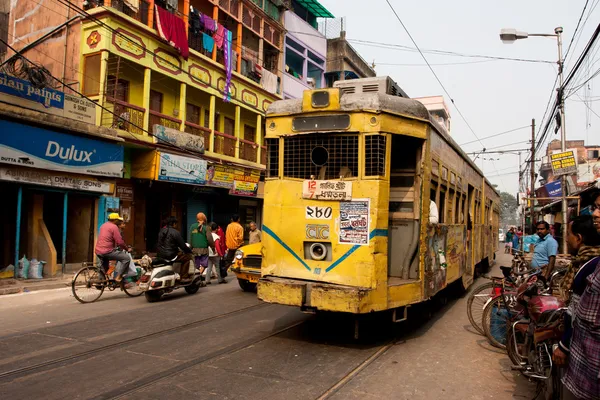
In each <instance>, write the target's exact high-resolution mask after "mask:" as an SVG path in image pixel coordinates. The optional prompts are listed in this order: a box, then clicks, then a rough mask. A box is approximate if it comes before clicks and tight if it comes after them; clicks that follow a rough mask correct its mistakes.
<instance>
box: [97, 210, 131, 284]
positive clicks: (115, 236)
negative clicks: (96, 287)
mask: <svg viewBox="0 0 600 400" xmlns="http://www.w3.org/2000/svg"><path fill="white" fill-rule="evenodd" d="M122 222H123V218H121V217H120V216H119V214H117V213H111V214H109V216H108V222H105V223H104V224H102V226H101V227H100V233H98V240H97V241H96V255H97V256H98V257H100V258H101V259H102V266H103V268H104V272H106V269H107V267H108V262H109V261H110V260H115V261H117V267H118V270H117V271H116V273H117V277H116V278H115V280H116V281H117V282H120V281H121V280H122V279H123V274H124V273H125V272H126V271H128V270H129V263H130V262H131V257H130V256H129V254H128V253H127V252H126V251H124V250H126V249H128V247H127V245H126V244H125V241H124V240H123V237H122V236H121V232H120V231H119V226H120V225H121V223H122ZM118 248H121V250H118Z"/></svg>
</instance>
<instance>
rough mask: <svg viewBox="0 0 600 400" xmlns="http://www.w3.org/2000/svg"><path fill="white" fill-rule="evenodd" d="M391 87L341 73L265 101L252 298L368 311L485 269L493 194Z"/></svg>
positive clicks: (423, 295) (494, 227)
mask: <svg viewBox="0 0 600 400" xmlns="http://www.w3.org/2000/svg"><path fill="white" fill-rule="evenodd" d="M397 89H399V88H398V87H397V86H396V85H395V84H394V83H393V82H392V81H391V80H390V79H389V78H387V77H384V78H370V79H357V80H352V81H341V82H336V84H335V85H334V88H331V89H319V90H310V91H305V92H304V95H303V98H302V99H295V100H283V101H278V102H275V103H273V104H272V105H271V106H270V107H269V110H268V112H267V120H266V135H265V137H266V141H267V148H268V150H267V151H268V166H267V178H266V182H265V202H264V204H265V205H264V216H263V220H264V224H263V242H262V244H263V247H262V254H263V261H262V276H261V279H260V280H259V282H258V297H259V298H260V299H261V300H263V301H265V302H269V303H277V304H286V305H290V306H297V307H301V308H302V309H304V310H308V311H317V310H322V311H336V312H347V313H353V314H363V313H370V312H374V311H383V310H389V309H397V308H399V307H404V306H408V305H410V304H414V303H418V302H422V301H425V300H427V299H429V298H430V297H432V296H433V295H435V294H436V293H438V292H439V291H441V290H443V289H444V288H445V287H447V286H448V285H450V284H451V283H453V282H456V283H457V284H461V283H462V285H463V286H464V287H465V288H466V287H468V286H469V285H470V284H471V283H472V282H473V275H474V272H475V268H476V267H478V266H483V267H489V264H490V263H491V261H492V260H493V257H494V252H495V251H496V249H497V245H498V238H497V235H498V223H499V195H498V193H497V191H496V190H495V189H494V188H493V187H492V186H491V184H490V183H489V182H488V181H487V180H486V179H485V178H484V176H483V174H482V172H481V171H480V170H479V169H478V168H477V166H476V165H475V164H474V163H473V162H472V161H471V160H470V159H469V158H468V157H467V155H466V154H465V153H464V152H463V151H462V150H461V149H460V147H459V146H458V145H457V144H456V142H454V140H453V139H452V138H451V137H450V136H449V134H448V133H447V132H446V131H445V130H444V128H442V127H441V126H440V125H438V124H437V122H435V121H434V120H432V119H431V117H430V115H429V112H428V111H427V109H426V108H425V107H424V106H423V105H422V104H421V103H419V102H417V101H416V100H411V99H408V98H403V97H400V96H398V95H394V94H390V93H393V92H396V93H398V92H399V93H402V91H398V90H397ZM430 201H431V202H433V203H435V206H433V205H432V204H431V202H430ZM435 208H437V210H438V213H439V221H438V222H437V223H430V222H429V217H430V209H435ZM459 281H461V282H459Z"/></svg>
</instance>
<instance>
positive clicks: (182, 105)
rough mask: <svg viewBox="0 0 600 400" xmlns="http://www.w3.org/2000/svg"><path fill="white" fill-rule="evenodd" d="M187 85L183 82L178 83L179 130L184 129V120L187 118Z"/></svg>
mask: <svg viewBox="0 0 600 400" xmlns="http://www.w3.org/2000/svg"><path fill="white" fill-rule="evenodd" d="M186 104H187V85H186V84H185V83H180V84H179V119H181V126H180V127H179V130H180V131H185V120H186V118H187V116H186V112H187V107H186Z"/></svg>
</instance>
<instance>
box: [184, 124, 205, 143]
mask: <svg viewBox="0 0 600 400" xmlns="http://www.w3.org/2000/svg"><path fill="white" fill-rule="evenodd" d="M185 131H186V132H187V133H190V134H192V135H196V136H203V137H204V149H205V150H210V129H208V128H205V127H203V126H200V125H198V124H194V123H193V122H187V121H186V123H185Z"/></svg>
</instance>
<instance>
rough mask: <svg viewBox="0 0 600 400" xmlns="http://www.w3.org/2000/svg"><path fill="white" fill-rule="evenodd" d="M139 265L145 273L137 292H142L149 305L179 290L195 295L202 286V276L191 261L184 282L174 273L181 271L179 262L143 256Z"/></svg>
mask: <svg viewBox="0 0 600 400" xmlns="http://www.w3.org/2000/svg"><path fill="white" fill-rule="evenodd" d="M188 246H189V245H188ZM140 263H141V264H142V265H143V266H145V267H146V271H147V272H146V273H145V274H144V275H142V277H141V278H140V283H139V290H141V291H142V292H144V296H145V297H146V300H147V301H148V302H149V303H153V302H156V301H159V300H160V298H161V297H162V296H163V294H166V293H171V292H172V291H174V290H177V289H180V288H184V289H185V291H186V292H187V293H188V294H195V293H196V292H197V291H198V289H200V286H201V285H202V275H201V273H200V270H198V269H196V267H195V265H194V262H193V261H191V262H190V263H189V270H188V274H189V277H188V278H187V279H185V280H183V279H181V276H180V275H179V273H178V272H176V271H181V263H180V262H175V261H168V260H162V259H159V258H154V259H151V258H150V257H148V256H144V257H143V258H142V260H141V261H140Z"/></svg>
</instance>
